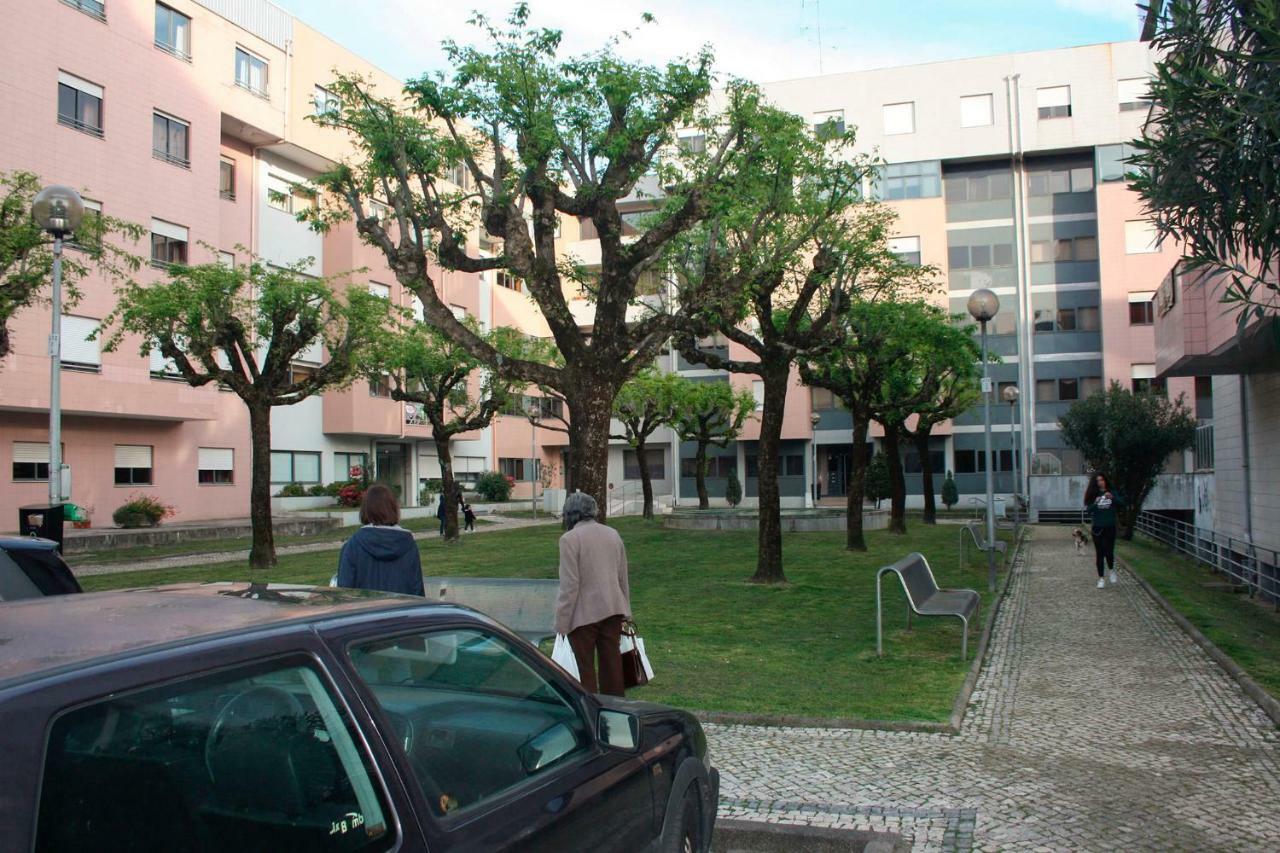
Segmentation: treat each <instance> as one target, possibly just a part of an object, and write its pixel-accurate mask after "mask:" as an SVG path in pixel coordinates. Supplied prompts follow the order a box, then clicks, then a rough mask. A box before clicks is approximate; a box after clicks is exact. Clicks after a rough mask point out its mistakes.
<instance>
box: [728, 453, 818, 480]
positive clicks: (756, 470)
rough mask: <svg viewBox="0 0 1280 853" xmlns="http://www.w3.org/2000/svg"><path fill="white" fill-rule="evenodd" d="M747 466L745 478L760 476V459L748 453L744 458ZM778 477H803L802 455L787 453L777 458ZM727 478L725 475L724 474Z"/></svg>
mask: <svg viewBox="0 0 1280 853" xmlns="http://www.w3.org/2000/svg"><path fill="white" fill-rule="evenodd" d="M745 462H746V464H747V476H748V477H750V478H752V479H755V478H757V477H759V476H760V457H759V455H758V454H755V453H748V454H747V455H746V458H745ZM777 468H778V476H779V477H803V476H804V454H802V453H788V454H780V455H779V456H778V463H777ZM726 476H727V474H726Z"/></svg>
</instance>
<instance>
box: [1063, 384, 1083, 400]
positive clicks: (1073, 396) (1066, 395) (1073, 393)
mask: <svg viewBox="0 0 1280 853" xmlns="http://www.w3.org/2000/svg"><path fill="white" fill-rule="evenodd" d="M1058 399H1059V400H1079V399H1080V383H1079V381H1077V380H1075V379H1059V380H1058Z"/></svg>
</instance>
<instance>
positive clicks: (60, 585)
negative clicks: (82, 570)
mask: <svg viewBox="0 0 1280 853" xmlns="http://www.w3.org/2000/svg"><path fill="white" fill-rule="evenodd" d="M80 591H81V590H80V582H79V581H77V580H76V576H75V575H74V574H72V573H71V568H70V567H69V566H68V565H67V563H66V561H65V560H63V559H62V555H61V554H59V553H58V543H57V542H54V541H53V540H51V539H37V538H36V537H34V536H0V601H16V600H18V599H22V598H40V597H42V596H45V595H66V594H67V593H71V592H80Z"/></svg>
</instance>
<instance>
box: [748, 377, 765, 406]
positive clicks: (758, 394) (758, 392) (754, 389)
mask: <svg viewBox="0 0 1280 853" xmlns="http://www.w3.org/2000/svg"><path fill="white" fill-rule="evenodd" d="M751 397H752V399H754V400H755V401H756V411H757V412H759V411H761V410H762V409H764V381H763V380H760V379H753V380H751Z"/></svg>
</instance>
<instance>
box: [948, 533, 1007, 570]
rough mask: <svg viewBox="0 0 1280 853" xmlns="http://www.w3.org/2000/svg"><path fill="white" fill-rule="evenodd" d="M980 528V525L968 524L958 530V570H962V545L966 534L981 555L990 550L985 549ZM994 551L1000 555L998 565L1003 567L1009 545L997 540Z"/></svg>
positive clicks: (985, 544) (985, 545)
mask: <svg viewBox="0 0 1280 853" xmlns="http://www.w3.org/2000/svg"><path fill="white" fill-rule="evenodd" d="M982 527H983V525H981V524H974V523H969V524H966V525H965V526H964V527H961V528H960V568H962V569H963V568H964V543H965V534H966V533H968V534H969V539H971V540H973V547H975V548H977V549H978V550H979V551H982V552H983V553H986V552H987V551H989V550H991V549H990V548H988V547H987V543H986V542H985V541H983V535H982V533H983V531H982ZM995 549H996V552H997V553H999V554H1000V563H1001V565H1003V564H1004V560H1005V557H1007V556H1008V551H1009V543H1008V542H1003V541H1001V540H999V539H997V540H996V542H995Z"/></svg>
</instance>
